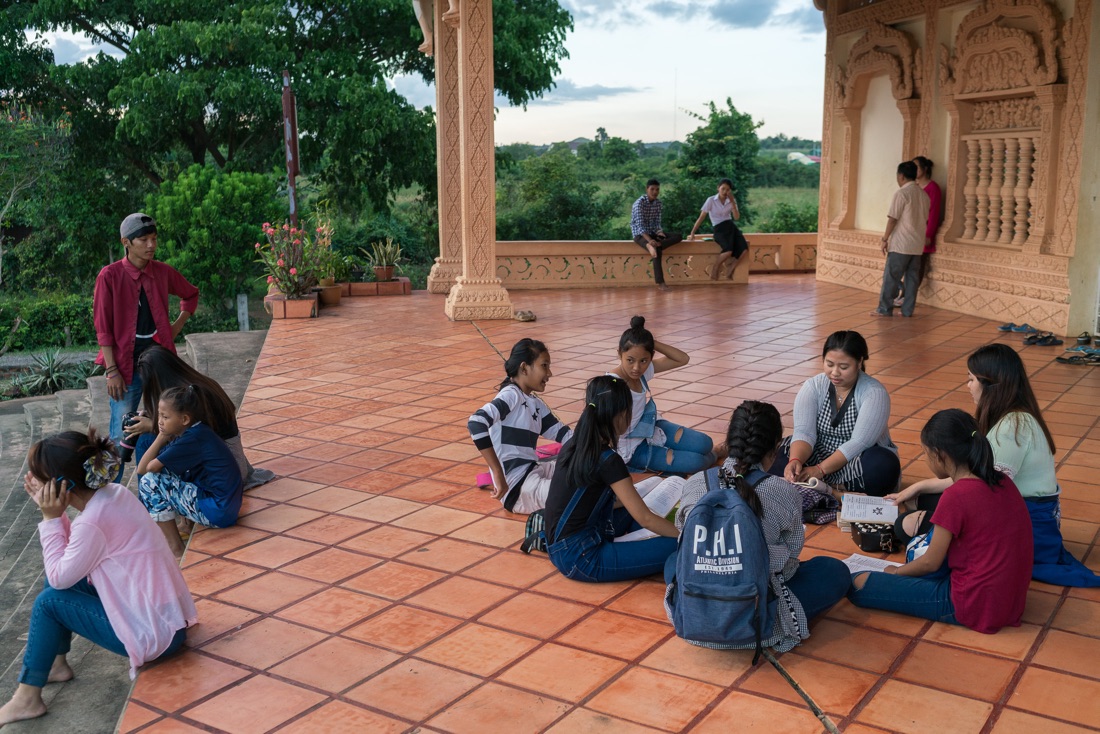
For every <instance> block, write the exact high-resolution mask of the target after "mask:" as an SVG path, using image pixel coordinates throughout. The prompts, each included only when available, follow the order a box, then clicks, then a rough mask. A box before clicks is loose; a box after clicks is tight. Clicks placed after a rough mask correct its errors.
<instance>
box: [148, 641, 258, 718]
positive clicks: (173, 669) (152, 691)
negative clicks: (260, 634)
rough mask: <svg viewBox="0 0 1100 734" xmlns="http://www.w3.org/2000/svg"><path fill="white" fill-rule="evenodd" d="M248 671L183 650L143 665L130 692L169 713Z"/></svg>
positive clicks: (228, 683) (232, 681)
mask: <svg viewBox="0 0 1100 734" xmlns="http://www.w3.org/2000/svg"><path fill="white" fill-rule="evenodd" d="M248 675H249V671H247V670H244V669H243V668H238V667H237V666H235V665H229V664H227V663H223V662H221V661H220V660H214V659H213V658H211V657H208V656H206V655H203V654H202V653H198V652H194V651H191V650H185V651H183V652H182V653H180V654H179V655H174V656H172V657H171V658H169V659H168V660H165V661H164V662H163V663H158V664H157V665H151V666H149V667H147V668H142V670H141V673H140V674H139V675H138V679H137V683H135V684H134V692H133V694H132V695H133V698H134V699H135V700H137V701H140V702H142V703H144V704H148V705H149V706H151V707H153V708H155V709H160V710H161V711H167V712H169V713H171V712H173V711H178V710H179V709H181V708H184V707H185V706H190V705H191V704H192V703H194V702H195V701H198V700H199V699H201V698H205V697H207V696H209V695H210V694H212V693H214V692H216V691H219V690H221V689H222V688H225V687H226V686H229V685H232V684H234V683H236V682H237V681H239V680H241V679H242V678H245V677H247V676H248ZM231 690H232V689H231Z"/></svg>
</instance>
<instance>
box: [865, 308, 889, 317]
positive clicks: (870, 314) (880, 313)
mask: <svg viewBox="0 0 1100 734" xmlns="http://www.w3.org/2000/svg"><path fill="white" fill-rule="evenodd" d="M867 315H868V316H878V317H880V318H889V317H890V316H893V315H894V314H892V313H883V312H882V311H879V310H877V309H876V310H874V311H872V312H871V313H869V314H867Z"/></svg>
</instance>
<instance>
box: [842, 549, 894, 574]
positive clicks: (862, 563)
mask: <svg viewBox="0 0 1100 734" xmlns="http://www.w3.org/2000/svg"><path fill="white" fill-rule="evenodd" d="M844 565H845V566H847V567H848V570H849V571H851V572H852V573H859V572H860V571H885V570H886V569H887V568H889V567H890V566H900V565H901V564H900V563H894V562H893V561H887V560H886V559H885V558H872V557H871V556H862V555H860V554H859V553H853V554H852V555H850V556H848V557H847V558H845V559H844Z"/></svg>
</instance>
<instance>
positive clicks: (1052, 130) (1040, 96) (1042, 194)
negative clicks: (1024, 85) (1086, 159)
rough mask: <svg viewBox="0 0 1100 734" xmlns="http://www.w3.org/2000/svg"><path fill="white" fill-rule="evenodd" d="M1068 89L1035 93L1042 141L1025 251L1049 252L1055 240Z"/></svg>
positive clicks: (1037, 145)
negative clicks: (1055, 212) (1058, 184)
mask: <svg viewBox="0 0 1100 734" xmlns="http://www.w3.org/2000/svg"><path fill="white" fill-rule="evenodd" d="M1066 89H1067V87H1066V85H1065V84H1050V85H1047V86H1044V87H1037V88H1036V89H1035V99H1036V101H1038V103H1039V107H1040V109H1041V112H1040V122H1039V130H1040V131H1042V132H1041V133H1040V137H1037V138H1035V153H1034V160H1035V162H1034V169H1033V171H1032V184H1033V186H1032V196H1031V220H1030V226H1029V228H1028V236H1027V242H1026V243H1025V245H1024V251H1025V252H1030V253H1032V254H1038V253H1039V252H1046V251H1047V250H1046V248H1049V247H1050V245H1051V244H1052V242H1053V239H1054V229H1055V222H1054V216H1053V215H1054V195H1055V193H1056V192H1057V188H1058V187H1057V186H1055V185H1053V183H1052V182H1054V181H1057V180H1058V167H1059V166H1060V165H1061V161H1059V160H1058V151H1059V150H1060V149H1061V143H1060V133H1061V129H1062V108H1063V107H1064V106H1065V103H1066Z"/></svg>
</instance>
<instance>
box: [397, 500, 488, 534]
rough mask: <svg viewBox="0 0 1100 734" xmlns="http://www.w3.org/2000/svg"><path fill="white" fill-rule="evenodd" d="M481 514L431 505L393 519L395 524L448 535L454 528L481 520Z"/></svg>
mask: <svg viewBox="0 0 1100 734" xmlns="http://www.w3.org/2000/svg"><path fill="white" fill-rule="evenodd" d="M480 519H481V515H476V514H474V513H472V512H463V511H462V510H454V509H451V508H449V507H439V506H438V505H429V506H428V507H425V508H424V509H422V510H417V511H416V512H414V513H412V514H409V515H405V516H404V517H402V518H398V519H397V520H394V521H393V524H394V525H397V526H398V527H402V528H410V529H412V530H422V531H424V532H426V533H435V534H437V535H446V534H447V533H449V532H451V531H452V530H457V529H459V528H461V527H463V526H464V525H469V524H470V523H472V522H474V521H475V520H480Z"/></svg>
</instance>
